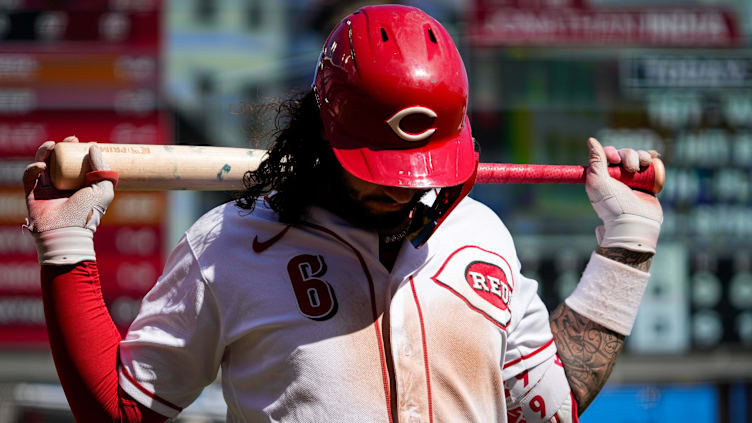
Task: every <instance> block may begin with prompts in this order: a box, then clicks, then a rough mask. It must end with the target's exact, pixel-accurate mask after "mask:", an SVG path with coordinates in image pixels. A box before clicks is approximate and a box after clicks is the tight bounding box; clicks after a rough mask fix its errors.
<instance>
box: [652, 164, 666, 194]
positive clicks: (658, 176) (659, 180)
mask: <svg viewBox="0 0 752 423" xmlns="http://www.w3.org/2000/svg"><path fill="white" fill-rule="evenodd" d="M652 164H653V172H654V174H655V177H654V181H653V189H652V191H653V194H658V193H659V192H661V191H663V186H664V185H665V184H666V167H665V166H664V165H663V161H662V160H661V159H659V158H657V157H655V158H653V163H652Z"/></svg>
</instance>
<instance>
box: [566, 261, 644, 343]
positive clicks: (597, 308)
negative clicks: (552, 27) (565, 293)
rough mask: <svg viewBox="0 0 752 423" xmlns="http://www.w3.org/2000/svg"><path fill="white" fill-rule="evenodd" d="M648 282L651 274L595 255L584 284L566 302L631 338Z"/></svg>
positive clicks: (586, 272) (583, 280) (578, 286)
mask: <svg viewBox="0 0 752 423" xmlns="http://www.w3.org/2000/svg"><path fill="white" fill-rule="evenodd" d="M648 279H650V273H647V272H643V271H641V270H638V269H635V268H634V267H632V266H628V265H626V264H623V263H619V262H617V261H614V260H611V259H607V258H606V257H603V256H601V255H599V254H596V253H593V254H592V255H591V256H590V261H589V262H588V264H587V267H586V268H585V271H584V272H583V274H582V278H580V283H579V284H578V285H577V288H576V289H575V290H574V292H573V293H572V295H570V296H569V297H567V299H566V300H564V302H565V303H566V304H567V306H569V308H571V309H572V310H574V311H575V312H577V313H578V314H581V315H582V316H584V317H587V318H588V319H590V320H592V321H594V322H596V323H599V324H601V325H603V326H604V327H607V328H608V329H611V330H613V331H615V332H618V333H620V334H622V335H629V334H630V333H631V332H632V325H633V324H634V321H635V317H637V310H638V309H639V308H640V302H641V301H642V296H643V294H645V289H646V287H647V285H648Z"/></svg>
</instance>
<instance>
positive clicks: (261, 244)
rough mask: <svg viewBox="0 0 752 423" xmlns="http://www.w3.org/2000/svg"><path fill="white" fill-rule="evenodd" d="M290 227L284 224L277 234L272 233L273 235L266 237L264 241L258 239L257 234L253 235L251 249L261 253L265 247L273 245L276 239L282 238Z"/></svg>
mask: <svg viewBox="0 0 752 423" xmlns="http://www.w3.org/2000/svg"><path fill="white" fill-rule="evenodd" d="M290 228H291V226H286V227H285V229H282V231H281V232H280V233H278V234H277V235H274V236H273V237H271V238H269V239H267V240H266V241H259V239H258V235H256V236H254V237H253V251H255V252H256V254H261V253H263V252H264V251H265V250H266V249H267V248H269V247H271V246H272V245H274V244H275V243H276V242H277V241H279V240H280V238H282V237H283V236H284V235H285V233H287V231H288V230H289V229H290Z"/></svg>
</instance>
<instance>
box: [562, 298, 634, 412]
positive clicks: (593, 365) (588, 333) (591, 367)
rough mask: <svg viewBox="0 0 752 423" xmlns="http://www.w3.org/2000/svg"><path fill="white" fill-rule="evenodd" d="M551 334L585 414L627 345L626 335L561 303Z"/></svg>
mask: <svg viewBox="0 0 752 423" xmlns="http://www.w3.org/2000/svg"><path fill="white" fill-rule="evenodd" d="M550 320H551V331H552V332H553V335H554V342H556V348H557V350H558V354H559V358H560V359H561V362H562V363H563V364H564V373H565V374H566V375H567V380H568V381H569V386H570V388H571V390H572V394H574V397H575V399H576V400H577V405H578V411H579V413H580V414H582V412H583V411H585V409H586V408H587V407H588V405H590V403H591V402H592V401H593V399H595V396H596V395H597V394H598V392H600V390H601V388H603V385H604V384H605V383H606V380H607V379H608V376H609V375H610V374H611V370H613V368H614V364H615V363H616V357H617V356H618V355H619V352H620V351H621V349H622V347H623V346H624V335H620V334H618V333H616V332H614V331H612V330H610V329H607V328H605V327H603V326H601V325H599V324H598V323H595V322H593V321H591V320H590V319H587V318H585V317H583V316H580V315H579V314H577V313H575V312H574V311H573V310H572V309H570V308H569V307H567V306H566V304H561V305H560V306H559V307H557V308H556V310H554V312H553V313H552V314H551V319H550Z"/></svg>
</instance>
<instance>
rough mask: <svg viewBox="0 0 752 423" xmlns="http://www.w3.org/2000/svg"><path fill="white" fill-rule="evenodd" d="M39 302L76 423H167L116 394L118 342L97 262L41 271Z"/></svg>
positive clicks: (119, 393)
mask: <svg viewBox="0 0 752 423" xmlns="http://www.w3.org/2000/svg"><path fill="white" fill-rule="evenodd" d="M42 300H43V302H44V316H45V320H46V322H47V333H48V335H49V339H50V347H51V349H52V357H53V359H54V361H55V367H56V369H57V373H58V377H59V378H60V383H61V384H62V386H63V391H64V392H65V396H66V397H67V399H68V403H69V405H70V407H71V411H72V412H73V416H74V417H75V419H76V421H78V422H123V423H136V422H138V423H160V422H164V421H166V420H167V417H165V416H162V415H160V414H158V413H157V412H155V411H152V410H150V409H148V408H146V407H145V406H143V405H141V404H139V403H138V402H136V401H134V400H133V399H132V398H131V397H130V396H129V395H128V394H127V393H125V392H124V391H122V389H120V388H119V384H118V372H117V366H118V360H119V359H118V346H119V343H120V339H121V338H120V333H119V332H118V330H117V328H116V327H115V324H114V323H113V321H112V318H111V317H110V315H109V313H108V311H107V308H106V306H105V304H104V299H103V298H102V291H101V285H100V282H99V271H98V269H97V265H96V263H95V262H93V261H84V262H80V263H77V264H75V265H67V266H42Z"/></svg>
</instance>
